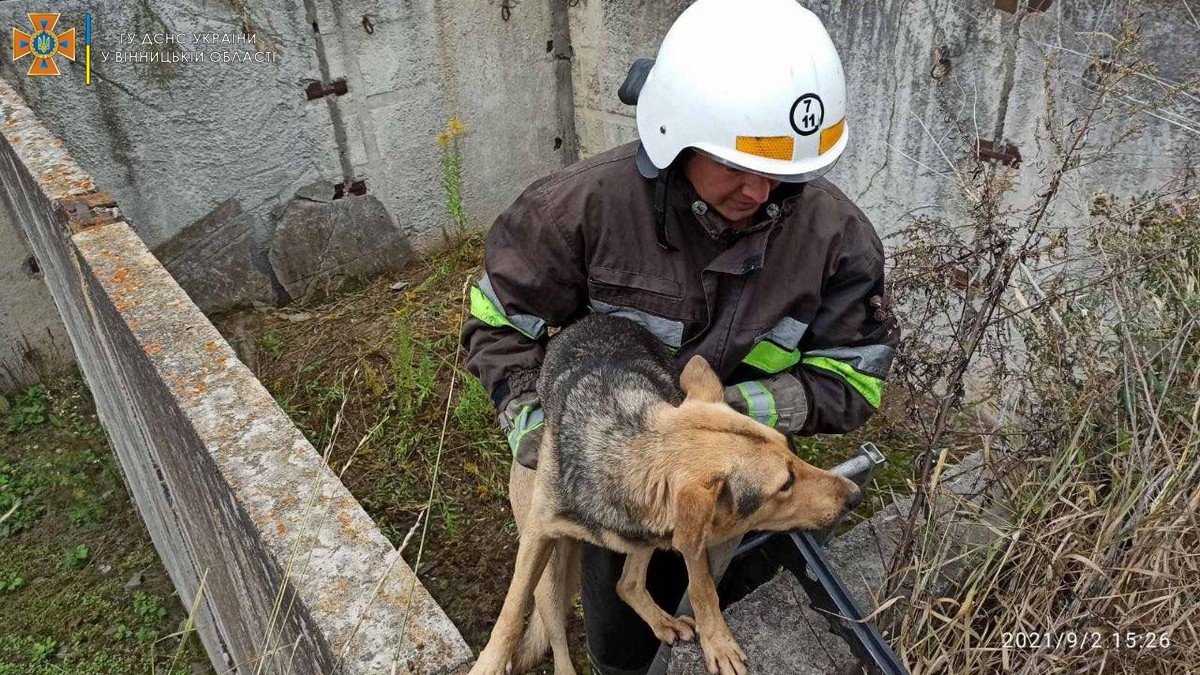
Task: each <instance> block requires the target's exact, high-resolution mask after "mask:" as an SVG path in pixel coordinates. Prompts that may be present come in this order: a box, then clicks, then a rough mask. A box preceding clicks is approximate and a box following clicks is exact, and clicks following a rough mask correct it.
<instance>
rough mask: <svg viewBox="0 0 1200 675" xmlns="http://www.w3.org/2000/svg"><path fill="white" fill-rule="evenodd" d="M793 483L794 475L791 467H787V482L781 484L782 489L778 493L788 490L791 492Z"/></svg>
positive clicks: (794, 480)
mask: <svg viewBox="0 0 1200 675" xmlns="http://www.w3.org/2000/svg"><path fill="white" fill-rule="evenodd" d="M795 482H796V474H795V473H794V472H793V471H792V467H790V466H789V467H788V479H787V482H786V483H784V484H783V487H781V488H779V491H780V492H787V491H788V490H791V489H792V484H793V483H795Z"/></svg>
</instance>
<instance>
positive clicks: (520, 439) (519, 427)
mask: <svg viewBox="0 0 1200 675" xmlns="http://www.w3.org/2000/svg"><path fill="white" fill-rule="evenodd" d="M542 420H543V415H542V405H541V401H539V400H538V397H537V394H534V393H529V394H523V395H521V396H518V397H516V398H514V399H513V400H511V401H509V402H508V404H507V405H506V406H504V410H503V411H502V412H501V413H500V429H501V430H502V431H503V432H504V435H505V436H506V437H507V438H508V447H509V448H510V449H511V450H512V453H513V459H515V460H516V461H517V463H518V464H520V465H521V466H524V467H527V468H530V469H536V468H537V463H538V448H539V447H540V446H541V444H542Z"/></svg>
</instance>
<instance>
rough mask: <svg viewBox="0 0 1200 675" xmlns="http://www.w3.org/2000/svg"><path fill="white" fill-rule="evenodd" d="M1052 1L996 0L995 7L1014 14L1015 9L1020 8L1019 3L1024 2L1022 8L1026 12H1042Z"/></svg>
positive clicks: (1048, 7)
mask: <svg viewBox="0 0 1200 675" xmlns="http://www.w3.org/2000/svg"><path fill="white" fill-rule="evenodd" d="M1053 1H1054V0H1028V2H1022V0H996V9H998V10H1000V11H1001V12H1008V13H1009V14H1016V13H1017V9H1018V8H1021V5H1022V4H1024V5H1025V7H1023V9H1024V10H1025V11H1026V12H1044V11H1046V10H1047V9H1050V3H1051V2H1053Z"/></svg>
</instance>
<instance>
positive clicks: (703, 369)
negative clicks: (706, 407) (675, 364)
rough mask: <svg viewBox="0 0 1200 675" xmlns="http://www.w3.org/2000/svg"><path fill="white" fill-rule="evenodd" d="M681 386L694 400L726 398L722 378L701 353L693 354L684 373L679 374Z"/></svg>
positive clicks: (708, 400)
mask: <svg viewBox="0 0 1200 675" xmlns="http://www.w3.org/2000/svg"><path fill="white" fill-rule="evenodd" d="M679 386H680V387H681V388H682V389H683V393H685V394H687V397H688V398H689V399H691V400H693V401H705V402H707V403H716V402H718V401H721V400H724V398H725V387H723V386H722V385H721V380H720V378H718V377H717V374H716V373H714V372H713V369H712V367H711V366H709V365H708V361H705V360H704V357H703V356H700V355H699V354H697V355H695V356H693V357H692V358H691V360H690V361H688V362H687V365H686V366H684V367H683V374H682V375H680V376H679Z"/></svg>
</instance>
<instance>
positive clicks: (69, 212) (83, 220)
mask: <svg viewBox="0 0 1200 675" xmlns="http://www.w3.org/2000/svg"><path fill="white" fill-rule="evenodd" d="M58 206H59V208H60V209H62V212H63V215H65V216H66V218H67V222H68V223H69V224H70V226H71V230H72V231H78V230H79V229H82V228H86V227H92V226H95V225H105V224H108V223H115V222H117V221H118V220H120V218H121V216H120V213H119V212H118V211H117V200H115V199H113V198H112V196H111V195H109V194H107V193H104V192H91V193H88V194H85V195H80V196H79V197H68V198H66V199H60V200H58Z"/></svg>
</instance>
